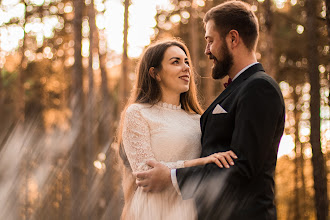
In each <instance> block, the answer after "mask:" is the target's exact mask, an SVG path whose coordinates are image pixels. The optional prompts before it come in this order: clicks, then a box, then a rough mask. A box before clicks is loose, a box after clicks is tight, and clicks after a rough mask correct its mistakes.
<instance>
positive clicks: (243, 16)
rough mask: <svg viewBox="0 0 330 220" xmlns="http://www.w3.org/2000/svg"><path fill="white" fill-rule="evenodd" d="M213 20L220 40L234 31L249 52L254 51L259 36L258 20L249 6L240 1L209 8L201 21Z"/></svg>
mask: <svg viewBox="0 0 330 220" xmlns="http://www.w3.org/2000/svg"><path fill="white" fill-rule="evenodd" d="M210 20H213V21H214V23H215V26H216V28H217V29H218V32H219V34H220V36H221V37H222V38H225V36H226V35H227V34H228V33H229V31H231V30H236V31H237V32H238V33H239V35H240V37H241V38H242V40H243V42H244V44H245V46H246V47H247V48H248V49H249V50H254V49H255V48H256V45H257V41H258V36H259V24H258V19H257V17H256V15H255V14H254V12H253V11H252V10H251V6H250V5H249V4H247V3H245V2H242V1H227V2H224V3H222V4H220V5H217V6H215V7H213V8H211V9H210V10H209V11H208V12H207V13H206V14H205V17H204V19H203V21H204V24H205V25H206V23H207V22H208V21H210Z"/></svg>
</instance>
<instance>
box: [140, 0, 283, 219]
mask: <svg viewBox="0 0 330 220" xmlns="http://www.w3.org/2000/svg"><path fill="white" fill-rule="evenodd" d="M204 24H205V31H206V32H205V39H206V42H207V45H206V49H205V54H206V55H207V56H208V57H209V58H210V59H211V60H213V63H214V65H213V70H212V77H213V78H214V79H221V78H223V77H225V76H226V75H228V76H229V78H230V79H231V80H230V81H231V82H230V81H229V82H228V85H227V88H226V89H225V90H224V91H223V92H222V93H221V94H220V95H219V96H218V97H217V98H216V99H215V100H214V102H213V103H212V104H211V105H210V106H209V107H208V109H207V110H206V111H205V112H204V114H203V115H202V117H201V130H202V139H201V143H202V154H201V157H204V156H208V155H210V154H212V153H215V152H219V151H228V150H232V151H233V152H234V153H236V155H237V156H238V159H236V160H235V165H234V166H231V167H230V168H219V167H218V166H217V165H216V164H207V165H205V166H197V167H189V168H181V169H177V170H175V169H174V170H169V169H168V168H167V167H165V166H163V165H162V164H160V163H157V162H154V161H148V164H149V165H150V166H151V167H153V168H152V169H151V170H149V171H146V172H141V173H137V174H136V177H137V181H136V182H137V185H138V186H140V187H143V189H144V191H149V192H157V191H161V190H163V189H164V188H166V187H169V186H171V185H173V186H174V187H175V188H176V189H177V191H178V193H180V194H181V195H182V197H183V199H189V198H194V199H195V201H196V205H197V209H198V217H199V219H222V220H224V219H230V220H243V219H244V220H252V219H253V220H259V219H260V220H264V219H265V220H266V219H276V208H275V204H274V173H275V166H276V160H277V150H278V146H279V142H280V139H281V136H282V134H283V130H284V117H285V108H284V101H283V97H282V94H281V91H280V88H279V87H278V85H277V83H276V82H275V81H274V80H273V79H272V78H271V77H269V76H268V75H267V74H266V73H265V72H264V69H263V67H262V65H261V64H260V63H258V62H257V59H256V55H255V51H256V45H257V41H258V35H259V31H258V29H259V26H258V21H257V18H256V16H255V14H254V13H253V11H251V9H250V6H249V5H248V4H246V3H243V2H241V1H229V2H225V3H223V4H220V5H218V6H216V7H214V8H212V9H210V10H209V11H208V12H207V13H206V15H205V17H204Z"/></svg>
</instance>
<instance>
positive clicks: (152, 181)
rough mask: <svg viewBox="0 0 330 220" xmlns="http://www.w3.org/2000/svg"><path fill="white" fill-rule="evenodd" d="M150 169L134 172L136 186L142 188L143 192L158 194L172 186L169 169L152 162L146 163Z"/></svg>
mask: <svg viewBox="0 0 330 220" xmlns="http://www.w3.org/2000/svg"><path fill="white" fill-rule="evenodd" d="M147 165H148V166H150V167H152V169H150V170H147V171H143V172H135V173H134V175H135V176H136V185H137V186H139V187H142V188H143V191H144V192H160V191H163V190H164V189H166V188H167V187H168V186H170V185H172V182H171V171H170V169H169V168H168V167H167V166H165V165H163V164H161V163H159V162H157V161H154V160H149V161H147Z"/></svg>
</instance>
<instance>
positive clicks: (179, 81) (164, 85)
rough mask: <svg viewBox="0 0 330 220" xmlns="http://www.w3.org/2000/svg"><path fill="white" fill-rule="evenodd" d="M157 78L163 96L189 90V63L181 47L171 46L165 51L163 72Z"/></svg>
mask: <svg viewBox="0 0 330 220" xmlns="http://www.w3.org/2000/svg"><path fill="white" fill-rule="evenodd" d="M156 77H157V80H158V82H159V85H160V87H161V90H162V93H163V94H170V93H175V94H181V93H184V92H187V91H188V90H189V82H190V67H189V61H188V57H187V55H186V54H185V52H184V51H183V50H182V49H181V48H180V47H177V46H171V47H169V48H168V49H167V50H166V51H165V53H164V58H163V61H162V70H161V71H160V72H159V73H158V74H157V76H156Z"/></svg>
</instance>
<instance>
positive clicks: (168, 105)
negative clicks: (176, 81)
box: [157, 102, 181, 110]
mask: <svg viewBox="0 0 330 220" xmlns="http://www.w3.org/2000/svg"><path fill="white" fill-rule="evenodd" d="M157 105H158V106H160V107H163V108H168V109H173V110H180V109H181V104H180V105H173V104H169V103H166V102H158V103H157Z"/></svg>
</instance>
